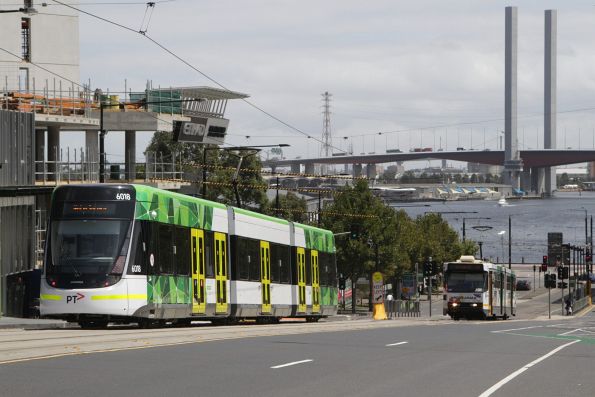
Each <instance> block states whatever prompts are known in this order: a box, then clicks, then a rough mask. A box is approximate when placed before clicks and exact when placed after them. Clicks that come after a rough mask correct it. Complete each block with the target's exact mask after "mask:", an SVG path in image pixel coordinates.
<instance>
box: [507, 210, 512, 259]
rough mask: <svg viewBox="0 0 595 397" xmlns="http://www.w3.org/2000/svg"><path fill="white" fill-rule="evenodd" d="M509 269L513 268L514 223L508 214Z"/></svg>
mask: <svg viewBox="0 0 595 397" xmlns="http://www.w3.org/2000/svg"><path fill="white" fill-rule="evenodd" d="M508 269H510V270H512V223H511V219H510V215H508Z"/></svg>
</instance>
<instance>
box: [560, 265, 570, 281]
mask: <svg viewBox="0 0 595 397" xmlns="http://www.w3.org/2000/svg"><path fill="white" fill-rule="evenodd" d="M569 275H570V268H569V267H568V266H564V267H562V277H561V278H562V279H563V280H566V279H567V278H569Z"/></svg>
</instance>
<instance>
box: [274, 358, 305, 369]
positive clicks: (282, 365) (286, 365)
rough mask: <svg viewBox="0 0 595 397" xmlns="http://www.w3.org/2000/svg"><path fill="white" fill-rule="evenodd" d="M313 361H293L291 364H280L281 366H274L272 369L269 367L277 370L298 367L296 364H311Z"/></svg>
mask: <svg viewBox="0 0 595 397" xmlns="http://www.w3.org/2000/svg"><path fill="white" fill-rule="evenodd" d="M312 361H314V360H302V361H294V362H292V363H287V364H281V365H275V366H274V367H271V369H278V368H285V367H290V366H292V365H298V364H304V363H309V362H312Z"/></svg>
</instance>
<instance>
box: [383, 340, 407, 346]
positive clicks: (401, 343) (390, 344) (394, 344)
mask: <svg viewBox="0 0 595 397" xmlns="http://www.w3.org/2000/svg"><path fill="white" fill-rule="evenodd" d="M405 343H409V342H406V341H405V342H397V343H389V344H388V345H385V346H386V347H390V346H399V345H404V344H405Z"/></svg>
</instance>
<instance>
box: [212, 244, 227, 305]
mask: <svg viewBox="0 0 595 397" xmlns="http://www.w3.org/2000/svg"><path fill="white" fill-rule="evenodd" d="M214 242H215V284H216V294H217V302H216V304H215V313H227V239H226V238H225V234H224V233H215V240H214Z"/></svg>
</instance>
